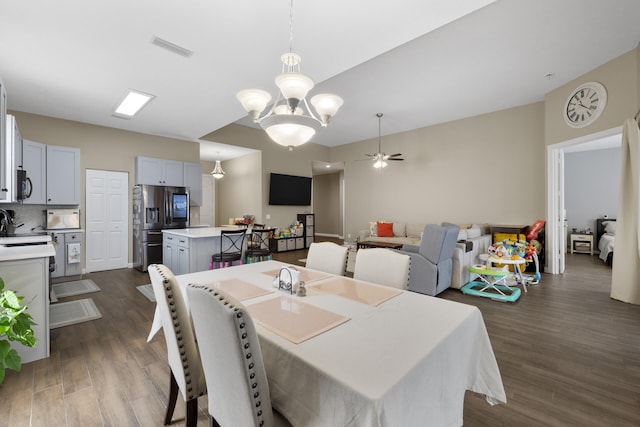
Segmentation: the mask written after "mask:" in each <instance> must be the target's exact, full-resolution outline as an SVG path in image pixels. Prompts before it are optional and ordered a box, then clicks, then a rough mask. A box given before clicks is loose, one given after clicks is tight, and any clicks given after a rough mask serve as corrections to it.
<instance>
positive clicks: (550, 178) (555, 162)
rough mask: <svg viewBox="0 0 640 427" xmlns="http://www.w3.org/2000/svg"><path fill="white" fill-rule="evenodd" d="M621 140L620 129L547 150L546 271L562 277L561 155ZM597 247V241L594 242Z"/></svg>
mask: <svg viewBox="0 0 640 427" xmlns="http://www.w3.org/2000/svg"><path fill="white" fill-rule="evenodd" d="M621 141H622V126H619V127H616V128H612V129H608V130H606V131H602V132H597V133H594V134H591V135H585V136H583V137H580V138H575V139H572V140H568V141H564V142H561V143H558V144H554V145H550V146H548V147H547V219H548V221H547V232H546V235H547V242H546V244H547V251H546V254H547V255H546V256H547V268H548V271H549V272H550V273H551V274H562V273H563V272H564V268H565V248H566V245H567V243H566V210H565V188H564V181H565V167H564V156H565V153H566V152H569V151H584V150H593V149H600V148H608V147H613V146H615V145H613V144H618V146H619V144H620V143H621ZM594 244H596V245H597V242H594Z"/></svg>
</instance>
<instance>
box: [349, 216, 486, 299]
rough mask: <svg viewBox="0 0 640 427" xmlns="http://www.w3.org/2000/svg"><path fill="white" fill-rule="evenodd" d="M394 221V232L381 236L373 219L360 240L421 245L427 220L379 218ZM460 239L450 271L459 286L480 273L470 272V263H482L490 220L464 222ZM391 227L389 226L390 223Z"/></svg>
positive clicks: (359, 235)
mask: <svg viewBox="0 0 640 427" xmlns="http://www.w3.org/2000/svg"><path fill="white" fill-rule="evenodd" d="M379 222H384V223H392V226H391V230H392V233H393V234H392V235H391V236H389V235H388V234H389V233H388V232H387V233H383V234H384V235H383V236H378V221H376V222H370V223H369V228H368V229H367V230H361V231H360V232H359V233H358V239H359V240H360V241H364V240H368V241H374V242H390V243H398V244H403V245H414V246H420V242H421V240H422V233H423V231H424V227H425V226H426V224H425V223H403V222H394V221H379ZM459 227H460V231H459V234H458V242H457V243H456V247H455V249H454V252H453V271H452V275H451V287H452V288H455V289H460V288H461V287H462V286H464V285H466V284H467V283H469V282H470V281H472V280H473V279H475V278H476V276H477V275H475V274H472V273H470V272H469V267H471V266H472V265H474V264H479V263H483V261H482V260H480V258H479V256H480V255H482V254H486V253H487V251H488V249H489V246H491V243H492V237H491V231H490V227H489V224H462V225H459ZM387 228H388V226H387Z"/></svg>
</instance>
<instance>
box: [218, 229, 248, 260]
mask: <svg viewBox="0 0 640 427" xmlns="http://www.w3.org/2000/svg"><path fill="white" fill-rule="evenodd" d="M246 235H247V229H246V228H243V229H240V230H222V231H220V252H218V253H217V254H213V255H212V256H211V268H212V269H213V268H216V264H217V265H218V267H229V266H231V265H233V263H234V262H235V261H240V263H242V251H243V249H244V239H245V236H246Z"/></svg>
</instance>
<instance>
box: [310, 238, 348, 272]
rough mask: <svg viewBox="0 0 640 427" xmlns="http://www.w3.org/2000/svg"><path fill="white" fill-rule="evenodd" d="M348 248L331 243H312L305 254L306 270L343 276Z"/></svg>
mask: <svg viewBox="0 0 640 427" xmlns="http://www.w3.org/2000/svg"><path fill="white" fill-rule="evenodd" d="M348 254H349V248H348V247H346V246H341V245H338V244H336V243H333V242H319V243H312V244H311V245H310V246H309V252H308V253H307V263H306V267H307V268H312V269H314V270H320V271H324V272H325V273H331V274H336V275H338V276H344V273H345V271H346V269H347V256H348Z"/></svg>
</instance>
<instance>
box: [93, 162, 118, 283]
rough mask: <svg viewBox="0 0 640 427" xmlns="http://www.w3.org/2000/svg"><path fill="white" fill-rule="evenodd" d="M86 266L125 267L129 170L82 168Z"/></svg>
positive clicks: (96, 269)
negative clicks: (84, 203)
mask: <svg viewBox="0 0 640 427" xmlns="http://www.w3.org/2000/svg"><path fill="white" fill-rule="evenodd" d="M85 183H86V189H85V201H86V219H85V227H86V242H87V244H86V248H87V249H86V260H87V262H86V270H87V273H90V272H92V271H103V270H115V269H118V268H126V267H127V262H128V260H129V250H128V249H129V244H128V242H129V174H128V173H126V172H113V171H105V170H95V169H87V171H86V180H85Z"/></svg>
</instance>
